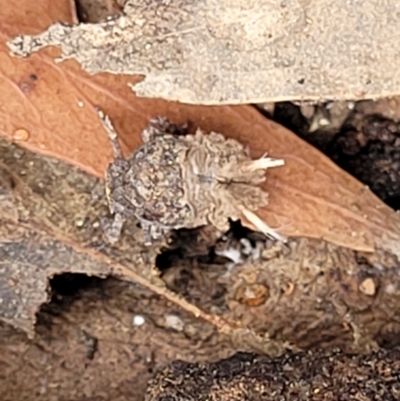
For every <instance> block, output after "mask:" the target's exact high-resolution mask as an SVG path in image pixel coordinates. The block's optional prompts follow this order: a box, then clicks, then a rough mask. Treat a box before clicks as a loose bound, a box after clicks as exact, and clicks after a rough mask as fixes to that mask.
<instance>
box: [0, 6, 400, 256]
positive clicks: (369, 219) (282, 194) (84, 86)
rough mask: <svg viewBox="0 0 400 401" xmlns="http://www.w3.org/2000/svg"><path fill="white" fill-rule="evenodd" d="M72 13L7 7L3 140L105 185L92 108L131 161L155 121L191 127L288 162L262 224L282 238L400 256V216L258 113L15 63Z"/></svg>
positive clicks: (121, 80)
mask: <svg viewBox="0 0 400 401" xmlns="http://www.w3.org/2000/svg"><path fill="white" fill-rule="evenodd" d="M68 7H69V2H67V0H65V2H56V3H55V2H53V1H50V0H38V1H37V2H35V3H32V2H31V1H29V0H23V2H22V3H20V8H18V9H17V10H16V9H15V7H13V6H12V4H11V3H10V2H5V4H4V5H3V7H2V13H1V14H0V29H1V31H2V32H3V33H4V35H3V36H2V37H1V38H0V71H1V73H2V75H3V76H4V83H5V84H4V85H3V87H2V96H1V98H0V132H1V133H2V134H4V135H6V136H8V137H9V138H11V139H12V140H14V141H18V143H20V144H21V145H23V146H25V147H27V148H29V149H31V150H34V151H36V152H41V153H44V154H47V155H54V156H56V157H57V158H60V159H63V160H66V161H68V162H69V163H73V164H75V165H77V166H79V167H80V168H82V169H84V170H86V171H88V172H90V173H91V174H94V175H97V176H101V177H103V176H104V171H105V169H106V167H107V165H108V163H109V161H110V160H111V158H112V152H111V148H110V145H109V142H108V138H107V135H106V133H105V131H104V130H103V128H102V127H101V123H100V121H99V119H98V116H97V114H96V113H95V111H94V106H99V107H101V109H102V110H104V112H105V113H106V114H108V115H109V116H110V118H111V119H112V121H113V122H114V124H115V125H116V130H117V132H118V134H119V137H120V140H121V143H122V147H123V151H124V153H125V154H126V155H128V154H129V153H130V152H131V151H132V150H134V149H136V148H138V146H140V145H141V143H142V142H141V139H140V133H141V131H142V130H143V129H144V127H145V126H147V124H148V122H149V120H150V119H151V118H154V117H156V116H157V115H162V116H165V117H167V118H168V119H169V120H171V121H172V122H174V123H175V124H179V125H181V124H182V125H183V124H185V123H187V122H188V121H190V122H192V123H193V127H194V128H196V127H200V128H201V129H202V130H204V131H205V132H211V131H215V132H220V133H222V134H223V135H225V136H227V137H230V138H234V139H237V140H239V141H240V142H241V143H243V144H244V145H246V146H249V148H250V153H251V156H252V157H254V158H257V157H260V156H262V155H263V154H264V153H265V152H268V154H269V155H270V156H271V157H273V158H282V159H284V160H285V167H284V168H282V169H279V171H278V169H276V171H273V170H271V172H270V173H269V174H267V179H266V182H265V183H264V185H263V189H264V190H265V191H266V192H268V194H269V199H270V201H269V205H268V206H267V207H265V208H263V209H261V210H260V214H259V215H260V217H261V218H262V219H263V220H264V221H265V222H266V223H267V224H268V225H269V226H270V227H272V228H277V229H278V231H279V233H280V234H283V235H285V236H289V237H290V236H297V237H303V236H304V237H312V238H322V239H325V240H327V241H329V242H333V243H335V244H338V245H342V246H346V247H350V248H352V249H356V250H363V251H370V252H372V251H373V250H374V249H375V248H382V249H387V250H388V251H390V252H392V253H394V254H396V255H400V249H399V244H398V238H399V232H400V216H399V215H397V214H396V213H394V212H393V211H392V210H390V209H389V208H387V207H386V206H385V205H383V204H382V202H381V201H379V200H378V199H377V198H376V197H375V196H373V195H372V194H371V193H370V191H369V190H368V189H366V188H365V187H364V186H363V185H361V184H360V183H359V182H357V181H355V180H354V179H353V178H352V177H351V176H349V175H347V174H345V173H343V171H342V170H340V169H339V168H337V166H336V165H334V164H333V163H332V162H331V161H329V160H328V159H327V158H326V157H325V156H324V155H323V154H321V153H320V152H318V151H317V150H316V149H314V148H312V147H311V146H309V145H307V144H306V143H305V142H304V141H302V140H301V139H299V138H298V137H297V136H296V135H294V134H293V133H291V132H290V131H288V130H286V129H284V128H282V127H281V126H279V125H277V124H275V123H273V122H271V121H268V120H267V119H266V118H264V117H263V116H262V115H260V114H259V113H258V112H257V111H256V110H254V108H252V107H249V106H235V107H231V106H229V107H228V106H225V107H205V106H189V105H183V104H179V103H173V102H166V101H161V100H149V99H139V98H137V97H135V95H134V94H133V92H132V91H130V90H129V88H128V87H127V84H128V82H129V80H130V78H129V77H123V76H119V75H110V74H98V75H96V76H89V75H88V74H85V73H84V72H82V71H81V70H80V69H79V67H78V66H77V65H76V63H74V62H71V61H68V62H66V63H62V64H59V65H57V64H54V63H53V62H52V57H53V56H54V54H55V52H54V51H53V50H54V49H53V50H51V49H45V50H43V51H42V52H40V54H34V55H32V56H31V57H29V58H27V59H20V58H15V57H11V56H10V55H9V52H8V50H7V48H6V46H5V42H6V41H7V40H9V39H10V38H11V37H13V36H15V35H17V34H18V33H20V32H22V31H23V30H24V29H25V27H27V26H29V27H30V28H29V29H31V30H32V32H33V33H35V32H39V31H41V30H43V29H45V27H46V26H49V25H51V23H53V22H54V21H56V20H58V21H59V20H61V21H63V22H65V23H71V22H72V17H71V10H70V9H69V8H68ZM20 10H25V11H24V13H22V12H21V11H20Z"/></svg>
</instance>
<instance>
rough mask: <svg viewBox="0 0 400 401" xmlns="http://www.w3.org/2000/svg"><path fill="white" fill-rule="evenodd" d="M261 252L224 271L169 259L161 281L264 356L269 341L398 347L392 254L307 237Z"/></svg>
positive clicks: (398, 297) (398, 279) (398, 291)
mask: <svg viewBox="0 0 400 401" xmlns="http://www.w3.org/2000/svg"><path fill="white" fill-rule="evenodd" d="M261 254H262V257H261V259H260V260H258V261H256V262H252V261H251V260H250V261H249V262H247V263H242V264H237V265H235V264H234V265H233V266H232V265H228V266H227V268H226V269H227V270H226V269H224V268H223V267H219V269H218V268H216V267H213V268H212V267H210V266H208V265H207V264H205V263H200V264H199V262H198V261H195V262H192V263H190V264H188V262H187V261H186V262H182V261H180V260H179V259H174V260H173V262H172V265H171V267H170V268H169V270H168V271H167V272H166V273H164V276H163V278H164V280H165V281H166V282H167V284H168V287H169V288H170V289H172V290H173V291H174V292H176V293H179V294H181V295H183V296H185V298H186V299H187V300H188V301H189V302H191V303H194V304H196V305H198V306H200V305H201V307H202V309H203V310H206V311H208V312H209V313H211V312H212V313H216V314H218V315H219V316H221V317H223V318H224V319H225V320H227V321H236V322H241V324H242V325H243V327H246V328H247V329H249V330H250V332H251V333H253V335H254V334H256V335H257V336H259V337H260V338H263V342H261V343H257V344H256V343H254V341H253V340H251V339H249V338H246V336H244V335H243V334H244V333H243V332H239V333H238V334H237V335H235V336H234V339H235V341H236V343H237V344H240V346H244V345H245V344H250V343H251V344H252V347H253V348H254V347H259V348H257V349H258V350H259V351H260V352H265V349H264V348H263V347H264V346H267V344H268V352H269V353H271V352H272V348H273V344H286V345H287V346H289V345H290V347H292V348H294V349H315V348H321V347H322V348H327V347H330V348H332V347H340V348H341V349H343V350H346V351H348V352H369V351H371V350H372V349H377V348H379V347H388V346H394V345H396V344H399V334H400V325H399V324H398V317H399V316H400V308H399V305H400V275H399V262H398V261H397V259H396V258H395V257H393V256H392V255H390V254H388V253H385V252H382V251H377V252H376V253H375V254H373V255H370V254H367V253H364V254H363V253H358V252H354V251H352V250H349V249H346V248H343V247H337V246H334V245H332V244H329V243H326V242H324V241H320V240H319V241H318V240H310V239H304V238H303V239H297V240H293V239H291V240H289V242H288V244H287V245H285V246H280V245H271V244H269V245H268V244H267V246H265V247H264V248H263V249H262V251H261ZM270 342H271V343H270Z"/></svg>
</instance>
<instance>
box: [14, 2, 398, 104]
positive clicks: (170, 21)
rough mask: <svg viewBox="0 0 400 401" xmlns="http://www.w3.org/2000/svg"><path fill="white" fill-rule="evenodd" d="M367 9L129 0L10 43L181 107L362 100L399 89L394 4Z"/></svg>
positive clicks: (371, 4)
mask: <svg viewBox="0 0 400 401" xmlns="http://www.w3.org/2000/svg"><path fill="white" fill-rule="evenodd" d="M375 10H376V4H375V2H374V1H373V0H363V1H362V2H361V3H357V4H353V3H351V2H346V3H343V2H342V1H341V0H335V1H331V2H329V6H328V5H327V4H325V3H324V2H322V3H321V2H320V1H319V0H310V1H308V2H307V3H304V2H300V1H299V0H286V1H284V2H270V1H268V0H253V1H243V0H223V1H221V0H219V1H210V0H208V1H206V0H202V1H193V0H180V1H179V2H178V1H174V2H153V1H152V0H148V1H144V2H137V1H134V0H131V1H130V0H128V1H127V2H126V4H125V8H124V11H125V13H124V14H123V15H121V16H119V17H118V18H116V19H115V20H114V21H108V22H104V23H102V24H96V25H90V24H86V25H85V24H80V25H77V26H74V27H72V28H70V27H66V26H64V25H60V24H55V25H53V26H52V27H50V28H49V30H48V31H46V32H45V33H43V34H41V35H39V36H33V37H30V36H23V35H22V36H18V37H17V38H15V39H14V40H12V41H11V42H10V43H9V46H10V49H12V51H13V52H14V53H15V54H18V55H21V56H27V55H29V54H30V53H32V52H34V51H36V50H38V49H40V48H41V47H45V46H49V45H50V46H59V47H61V48H62V56H61V57H60V58H59V59H60V60H65V59H68V58H74V59H76V60H78V61H79V63H81V65H82V66H83V68H84V69H86V70H87V71H88V72H90V73H97V72H102V71H103V72H104V71H105V72H112V73H117V74H131V75H135V77H133V78H132V79H131V83H133V84H134V85H133V90H134V91H135V92H136V94H137V95H139V96H145V97H157V98H163V99H168V100H174V101H176V100H177V101H180V102H185V103H192V104H238V103H261V102H270V101H272V102H273V101H282V100H288V99H290V100H293V99H299V100H303V99H317V100H318V99H329V98H333V99H338V98H341V99H350V98H351V99H365V98H373V97H378V96H388V95H393V94H398V93H399V92H400V75H399V73H398V69H397V60H396V51H398V49H399V45H398V42H397V40H396V32H397V27H398V22H399V17H398V15H400V5H399V3H398V2H397V1H396V0H390V1H388V2H386V3H385V5H384V6H383V5H382V7H381V8H380V9H379V13H377V12H375ZM371 27H374V29H373V30H372V31H371ZM25 33H26V34H29V32H21V34H25ZM396 49H397V50H396ZM138 75H144V76H145V78H144V80H142V81H141V82H139V83H138Z"/></svg>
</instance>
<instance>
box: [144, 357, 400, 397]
mask: <svg viewBox="0 0 400 401" xmlns="http://www.w3.org/2000/svg"><path fill="white" fill-rule="evenodd" d="M399 398H400V351H399V349H395V350H391V351H380V352H375V353H372V354H370V355H368V356H359V355H358V356H354V355H346V354H343V353H340V352H338V351H335V352H332V351H330V352H308V353H301V354H297V355H296V354H290V353H289V354H287V355H284V356H282V357H280V358H277V359H271V358H268V357H267V356H261V355H260V356H257V355H252V354H242V353H238V354H236V355H234V356H232V357H231V358H228V359H225V360H221V361H219V362H217V363H211V364H190V363H185V362H183V361H175V362H173V363H172V364H170V365H169V366H167V367H166V368H164V369H163V370H161V371H160V372H158V373H157V374H156V375H155V377H154V378H153V379H152V380H151V381H150V382H149V386H148V388H147V392H146V396H145V401H166V400H175V401H192V400H196V401H206V400H212V401H216V400H218V401H250V400H263V401H269V400H271V401H273V400H274V401H275V400H278V399H279V400H296V401H306V400H307V401H311V400H312V401H346V400H362V401H367V400H376V401H378V400H382V401H383V400H385V401H395V400H398V399H399Z"/></svg>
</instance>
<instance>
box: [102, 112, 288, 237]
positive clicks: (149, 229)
mask: <svg viewBox="0 0 400 401" xmlns="http://www.w3.org/2000/svg"><path fill="white" fill-rule="evenodd" d="M99 114H100V116H101V117H102V120H103V122H104V126H105V128H106V130H107V132H108V134H109V137H110V140H111V142H112V145H113V149H114V156H115V160H114V162H113V163H111V164H110V166H109V167H108V170H107V185H106V191H107V195H108V199H109V204H110V211H111V213H113V214H114V221H113V222H112V224H110V225H109V226H108V227H107V230H106V233H107V235H108V238H109V240H110V241H111V242H113V243H114V242H116V241H117V240H118V238H119V236H120V233H121V229H122V225H123V223H124V221H125V220H126V218H128V217H130V216H135V217H136V218H138V219H139V221H140V222H141V225H142V228H143V230H144V238H145V243H146V244H151V242H152V240H156V239H159V238H161V237H162V236H163V235H165V234H167V233H168V232H169V231H171V230H173V229H180V228H197V227H200V226H205V225H208V224H211V225H213V226H215V227H216V228H217V229H218V230H220V231H221V233H223V232H225V231H227V230H228V228H229V218H231V219H235V220H236V219H239V218H240V216H241V215H242V214H244V215H245V216H246V218H247V219H248V220H249V221H251V222H252V223H253V224H254V225H255V226H256V227H257V228H258V229H259V230H260V231H261V232H263V233H264V234H266V235H270V236H272V237H274V238H276V239H279V240H284V239H283V237H281V236H280V235H279V234H277V233H275V232H274V231H273V230H272V229H270V228H269V227H268V226H267V225H266V223H264V222H262V221H261V219H259V218H258V217H257V215H256V214H254V213H253V212H254V211H256V210H257V209H258V208H260V207H263V206H265V205H266V204H267V203H268V196H267V193H266V192H264V191H263V190H262V189H261V187H259V186H257V185H258V184H261V183H262V182H264V181H265V178H266V177H265V170H267V169H268V168H271V167H277V166H282V165H283V164H284V162H283V160H279V159H277V160H274V159H271V158H268V157H266V155H264V156H263V157H261V158H259V159H257V160H252V159H251V158H250V156H249V151H248V149H246V148H245V147H244V146H242V145H241V144H240V143H239V142H238V141H236V140H234V139H227V138H225V137H224V136H223V135H222V134H218V133H215V132H211V133H210V134H205V133H204V132H203V131H202V130H201V129H200V128H199V129H197V131H196V132H195V134H194V135H190V134H185V132H184V131H183V130H180V129H179V128H178V127H176V126H175V125H173V124H171V123H170V122H169V121H168V120H166V119H165V118H161V117H158V118H156V119H153V120H152V121H151V122H150V124H149V126H148V127H147V128H146V129H145V130H144V131H143V133H142V139H143V141H144V144H143V145H142V146H141V147H139V148H138V149H136V150H135V151H134V152H133V153H132V155H131V156H130V157H129V158H128V159H127V160H125V159H124V158H123V155H122V151H121V149H120V146H119V142H118V139H117V133H116V132H115V130H114V128H113V126H112V124H111V121H110V119H109V118H108V117H107V116H105V115H104V114H103V113H102V112H99Z"/></svg>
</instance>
